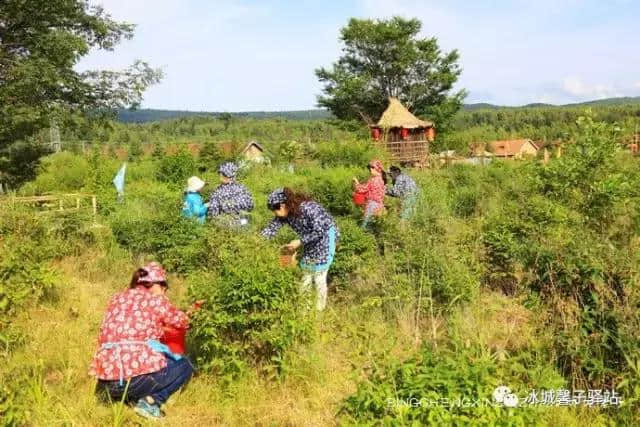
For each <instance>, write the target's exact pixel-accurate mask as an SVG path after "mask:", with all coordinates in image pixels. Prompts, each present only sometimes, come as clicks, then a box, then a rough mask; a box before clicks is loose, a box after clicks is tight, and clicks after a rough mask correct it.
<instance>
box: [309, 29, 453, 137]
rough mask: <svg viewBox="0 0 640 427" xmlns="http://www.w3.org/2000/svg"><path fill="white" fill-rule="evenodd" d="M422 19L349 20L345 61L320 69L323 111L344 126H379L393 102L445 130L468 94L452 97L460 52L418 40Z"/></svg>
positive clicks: (343, 38)
mask: <svg viewBox="0 0 640 427" xmlns="http://www.w3.org/2000/svg"><path fill="white" fill-rule="evenodd" d="M421 27H422V24H421V22H420V21H419V20H418V19H409V20H407V19H404V18H400V17H394V18H391V19H390V20H375V21H374V20H370V19H355V18H352V19H351V20H349V23H348V25H347V26H346V27H344V28H342V30H341V35H340V40H341V41H342V42H343V43H344V47H343V49H342V50H343V55H342V56H341V57H340V58H339V59H338V61H337V62H336V63H334V64H333V66H332V67H331V69H325V68H319V69H317V70H316V76H317V77H318V79H319V80H320V81H321V82H322V83H323V84H324V88H323V95H320V96H318V105H319V106H321V107H325V108H327V109H329V110H330V111H331V112H332V113H333V115H334V116H336V117H337V118H338V119H342V120H354V119H365V120H367V121H374V120H375V119H377V118H378V117H379V116H380V115H381V114H382V112H383V111H384V109H385V108H386V106H387V99H388V97H390V96H393V97H395V98H398V99H399V100H400V101H401V102H402V103H403V104H404V105H405V106H406V107H407V108H409V109H410V110H411V111H412V112H413V113H414V114H417V115H421V116H427V117H428V118H430V119H432V120H434V121H435V122H436V125H437V126H438V127H439V129H440V130H442V128H443V126H445V123H446V122H448V121H449V120H450V119H451V117H453V115H454V114H455V113H456V112H457V111H458V110H459V109H460V107H461V106H462V101H463V99H464V97H465V95H466V92H465V91H464V90H460V91H458V92H455V93H452V88H453V85H454V83H455V82H456V81H457V80H458V77H459V76H460V73H461V72H462V70H461V68H460V67H459V65H458V58H459V55H458V52H457V51H456V50H452V51H451V52H448V53H443V52H441V50H440V48H439V46H438V41H437V40H436V38H435V37H433V38H426V39H424V38H418V33H419V32H420V29H421Z"/></svg>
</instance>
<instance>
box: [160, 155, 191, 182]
mask: <svg viewBox="0 0 640 427" xmlns="http://www.w3.org/2000/svg"><path fill="white" fill-rule="evenodd" d="M195 174H196V161H195V159H194V158H193V156H192V155H191V154H190V153H189V152H188V151H187V150H186V149H184V148H183V149H181V150H180V151H178V152H177V153H175V154H171V155H167V156H164V157H163V158H162V159H160V161H159V162H158V169H157V171H156V179H157V180H158V181H160V182H167V183H171V184H174V185H184V182H185V181H186V179H187V178H189V177H190V176H192V175H195Z"/></svg>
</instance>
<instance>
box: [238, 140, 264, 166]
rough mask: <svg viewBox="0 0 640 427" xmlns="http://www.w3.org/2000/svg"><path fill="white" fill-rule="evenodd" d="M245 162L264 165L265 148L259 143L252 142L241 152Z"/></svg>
mask: <svg viewBox="0 0 640 427" xmlns="http://www.w3.org/2000/svg"><path fill="white" fill-rule="evenodd" d="M240 155H241V156H242V158H243V159H244V160H248V161H250V162H254V163H264V161H265V156H264V148H263V147H262V145H261V144H259V143H258V142H257V141H250V142H249V143H248V144H247V145H246V146H245V147H244V148H243V149H242V151H241V152H240Z"/></svg>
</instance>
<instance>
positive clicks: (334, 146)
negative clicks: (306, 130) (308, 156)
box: [314, 140, 386, 168]
mask: <svg viewBox="0 0 640 427" xmlns="http://www.w3.org/2000/svg"><path fill="white" fill-rule="evenodd" d="M315 148H316V150H315V154H314V158H315V159H316V160H318V161H319V162H320V164H321V165H322V166H325V167H329V166H332V167H335V166H355V167H362V168H364V167H365V166H366V165H368V164H369V161H370V160H371V159H374V158H378V159H384V158H385V157H386V156H385V154H384V152H383V151H382V150H381V149H380V148H379V147H377V146H375V145H373V143H371V142H369V141H353V140H351V141H332V142H324V143H320V144H317V145H316V147H315Z"/></svg>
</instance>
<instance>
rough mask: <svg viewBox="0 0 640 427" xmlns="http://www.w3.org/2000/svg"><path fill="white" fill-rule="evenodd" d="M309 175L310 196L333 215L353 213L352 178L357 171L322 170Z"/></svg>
mask: <svg viewBox="0 0 640 427" xmlns="http://www.w3.org/2000/svg"><path fill="white" fill-rule="evenodd" d="M310 172H311V171H306V172H305V171H303V173H308V174H309V179H308V181H307V188H308V190H309V193H310V195H311V196H312V197H313V199H315V200H316V201H318V202H319V203H320V204H321V205H322V206H324V207H325V208H327V209H328V210H329V211H330V212H331V213H332V214H334V215H350V214H352V213H353V212H354V211H355V206H354V204H353V201H352V199H351V194H352V193H353V184H352V178H353V177H354V176H355V175H356V173H357V172H358V170H356V169H352V168H332V169H330V170H327V169H323V170H321V171H320V173H316V172H315V170H314V171H313V172H314V173H310Z"/></svg>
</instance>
